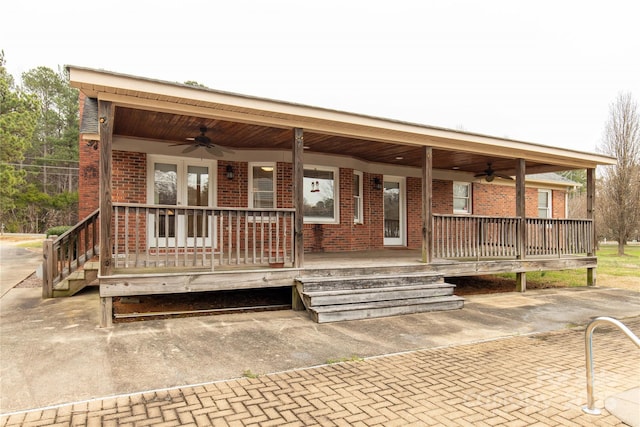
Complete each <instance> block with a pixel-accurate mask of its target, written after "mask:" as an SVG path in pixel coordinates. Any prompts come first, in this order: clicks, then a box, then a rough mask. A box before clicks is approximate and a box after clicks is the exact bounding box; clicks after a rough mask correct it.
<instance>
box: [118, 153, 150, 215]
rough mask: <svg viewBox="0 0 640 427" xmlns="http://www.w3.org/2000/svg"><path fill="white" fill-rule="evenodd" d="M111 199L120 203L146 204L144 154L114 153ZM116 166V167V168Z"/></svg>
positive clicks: (145, 159) (145, 165)
mask: <svg viewBox="0 0 640 427" xmlns="http://www.w3.org/2000/svg"><path fill="white" fill-rule="evenodd" d="M111 157H112V161H113V165H114V167H113V171H112V172H111V180H112V187H113V189H112V190H111V191H112V193H111V197H112V200H113V201H114V202H120V203H147V156H146V154H145V153H133V152H130V151H114V152H113V154H112V156H111ZM116 165H117V167H116Z"/></svg>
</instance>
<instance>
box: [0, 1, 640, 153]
mask: <svg viewBox="0 0 640 427" xmlns="http://www.w3.org/2000/svg"><path fill="white" fill-rule="evenodd" d="M0 10H2V15H3V18H2V23H1V24H0V49H3V50H4V52H5V60H6V68H7V70H8V71H9V73H10V74H12V75H13V76H14V77H15V78H16V79H18V78H19V76H20V75H21V73H22V72H24V71H28V70H30V69H32V68H35V67H38V66H46V67H49V68H52V69H53V70H57V69H58V67H59V66H64V65H76V66H82V67H89V68H98V69H105V70H108V71H114V72H119V73H126V74H132V75H136V76H141V77H149V78H154V79H159V80H167V81H176V82H185V81H187V80H195V81H197V82H199V83H201V84H204V85H206V86H208V87H210V88H214V89H219V90H225V91H231V92H238V93H242V94H247V95H254V96H260V97H267V98H273V99H279V100H284V101H291V102H298V103H303V104H308V105H313V106H318V107H326V108H333V109H338V110H343V111H349V112H355V113H362V114H368V115H374V116H380V117H385V118H391V119H397V120H404V121H409V122H416V123H422V124H426V125H432V126H439V127H446V128H452V129H461V130H465V131H469V132H476V133H483V134H488V135H493V136H498V137H507V138H513V139H518V140H522V141H528V142H535V143H539V144H544V145H551V146H559V147H563V148H571V149H575V150H579V151H595V149H596V145H597V144H598V143H599V142H600V139H601V136H602V130H603V127H604V123H605V121H606V120H607V117H608V111H609V105H610V103H612V102H613V101H614V100H615V98H616V96H617V95H618V94H619V93H620V92H631V93H632V95H633V97H634V99H635V100H636V101H637V102H639V101H640V2H639V1H637V0H624V1H617V0H607V1H604V0H602V1H598V2H596V1H591V0H582V1H575V0H571V1H568V0H567V1H562V0H553V1H547V0H535V1H513V0H509V1H507V0H505V1H491V0H483V1H477V0H469V1H445V0H438V1H431V0H428V1H420V0H411V1H402V0H394V1H391V0H389V1H385V2H381V1H373V0H360V1H349V0H337V1H335V0H322V1H302V0H298V1H293V0H291V1H278V0H263V1H258V0H256V1H243V0H233V1H191V0H181V1H173V2H171V1H165V2H159V1H138V0H128V1H122V0H111V1H109V2H98V1H92V0H66V1H65V0H63V1H58V2H54V1H46V2H42V1H34V0H21V1H11V2H5V3H4V4H3V5H2V7H1V8H0Z"/></svg>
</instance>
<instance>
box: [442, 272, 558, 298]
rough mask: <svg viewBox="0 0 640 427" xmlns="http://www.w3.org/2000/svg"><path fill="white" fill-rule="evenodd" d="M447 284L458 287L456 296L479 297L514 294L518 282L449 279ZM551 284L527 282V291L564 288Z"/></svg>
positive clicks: (507, 279) (493, 278)
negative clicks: (481, 295) (478, 295)
mask: <svg viewBox="0 0 640 427" xmlns="http://www.w3.org/2000/svg"><path fill="white" fill-rule="evenodd" d="M446 282H447V283H451V284H453V285H456V289H455V292H454V293H455V294H456V295H460V296H464V295H477V294H493V293H502V292H514V291H515V290H516V280H515V279H509V278H506V277H499V276H473V277H471V276H470V277H448V278H447V279H446ZM563 287H564V286H558V285H554V284H550V283H539V282H527V289H549V288H563Z"/></svg>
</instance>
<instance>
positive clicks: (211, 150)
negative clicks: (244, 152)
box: [205, 145, 224, 157]
mask: <svg viewBox="0 0 640 427" xmlns="http://www.w3.org/2000/svg"><path fill="white" fill-rule="evenodd" d="M205 149H206V150H207V152H208V153H209V154H211V155H214V156H217V157H224V153H223V152H222V150H221V149H220V148H219V147H217V146H215V145H210V146H208V147H205Z"/></svg>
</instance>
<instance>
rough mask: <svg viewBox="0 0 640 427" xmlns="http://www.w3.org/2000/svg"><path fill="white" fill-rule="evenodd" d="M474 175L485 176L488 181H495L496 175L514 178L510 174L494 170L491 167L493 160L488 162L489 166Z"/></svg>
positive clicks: (477, 176) (476, 176)
mask: <svg viewBox="0 0 640 427" xmlns="http://www.w3.org/2000/svg"><path fill="white" fill-rule="evenodd" d="M474 177H475V178H482V177H484V179H486V180H487V182H491V181H493V180H494V179H495V178H496V177H498V178H502V179H509V180H513V178H511V177H510V176H509V175H506V174H503V173H500V172H496V171H494V170H493V168H492V167H491V162H488V163H487V168H486V169H485V170H484V171H483V172H482V173H477V174H475V175H474Z"/></svg>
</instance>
